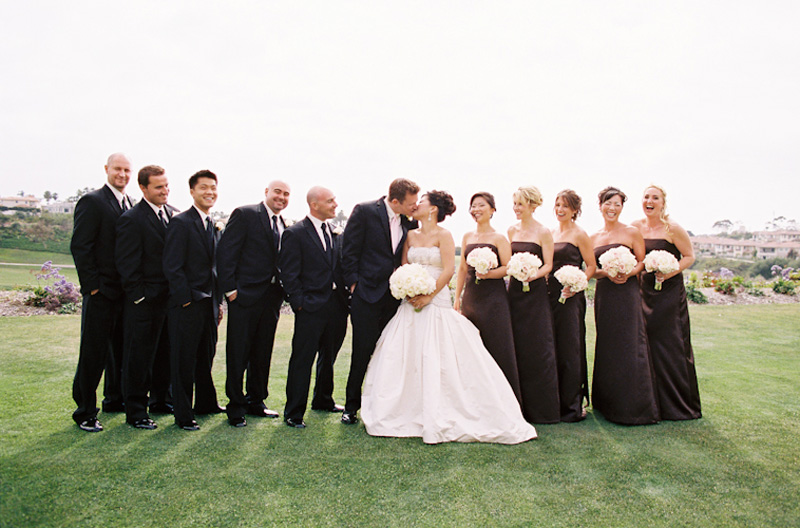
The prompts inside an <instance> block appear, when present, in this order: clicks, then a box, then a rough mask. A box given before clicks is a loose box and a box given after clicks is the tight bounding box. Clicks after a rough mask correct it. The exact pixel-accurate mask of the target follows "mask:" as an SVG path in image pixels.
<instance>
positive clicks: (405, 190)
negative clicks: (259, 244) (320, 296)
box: [342, 178, 419, 425]
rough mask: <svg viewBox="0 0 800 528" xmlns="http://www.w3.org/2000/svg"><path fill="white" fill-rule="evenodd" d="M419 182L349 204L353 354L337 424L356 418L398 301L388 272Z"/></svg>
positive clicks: (401, 182)
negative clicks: (369, 372) (377, 349)
mask: <svg viewBox="0 0 800 528" xmlns="http://www.w3.org/2000/svg"><path fill="white" fill-rule="evenodd" d="M417 193H419V186H418V185H417V184H416V183H414V182H412V181H409V180H406V179H403V178H398V179H396V180H394V181H393V182H392V183H391V184H390V185H389V195H388V196H383V197H381V198H380V199H378V200H377V201H374V202H364V203H360V204H358V205H356V206H355V208H353V212H352V214H351V215H350V218H349V219H348V220H347V225H346V226H345V229H344V247H343V256H342V268H343V270H344V280H345V284H348V285H350V291H351V292H352V294H353V299H352V305H351V309H350V317H351V321H352V325H353V353H352V358H351V362H350V374H349V376H348V377H347V390H346V395H347V401H346V402H345V408H344V413H343V414H342V423H344V424H348V425H352V424H355V423H358V418H357V417H356V413H357V412H358V410H359V409H360V408H361V385H362V384H363V383H364V375H365V374H366V372H367V365H368V364H369V359H370V357H371V356H372V352H373V351H374V350H375V344H376V343H377V342H378V338H379V337H380V335H381V332H382V331H383V328H384V327H385V326H386V323H388V322H389V319H391V318H392V316H393V315H394V314H395V312H396V311H397V307H398V305H399V304H400V302H399V301H398V300H396V299H395V298H394V297H392V294H391V293H390V291H389V276H391V274H392V272H394V270H395V269H397V268H398V267H399V266H400V260H401V257H402V253H403V243H404V242H405V239H406V234H407V233H408V230H409V229H413V228H415V227H416V222H412V221H410V220H409V219H408V216H410V215H411V214H412V213H413V212H414V211H416V209H417Z"/></svg>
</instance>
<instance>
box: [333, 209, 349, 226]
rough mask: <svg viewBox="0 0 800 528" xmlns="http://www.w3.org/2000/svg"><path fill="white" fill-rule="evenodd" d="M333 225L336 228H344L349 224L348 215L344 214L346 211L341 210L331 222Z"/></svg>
mask: <svg viewBox="0 0 800 528" xmlns="http://www.w3.org/2000/svg"><path fill="white" fill-rule="evenodd" d="M331 223H332V224H333V225H335V226H338V227H342V228H343V227H344V226H345V224H347V215H346V214H344V211H342V210H341V209H340V210H339V212H338V213H337V214H336V216H335V217H334V218H333V220H331Z"/></svg>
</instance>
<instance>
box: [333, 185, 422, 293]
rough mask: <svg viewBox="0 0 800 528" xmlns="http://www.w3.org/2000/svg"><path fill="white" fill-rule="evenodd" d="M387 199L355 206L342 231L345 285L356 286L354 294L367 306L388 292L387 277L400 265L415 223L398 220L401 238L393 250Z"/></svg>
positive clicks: (403, 218) (405, 219) (403, 217)
mask: <svg viewBox="0 0 800 528" xmlns="http://www.w3.org/2000/svg"><path fill="white" fill-rule="evenodd" d="M385 200H386V197H385V196H384V197H381V198H380V199H379V200H377V201H374V202H364V203H360V204H358V205H356V206H355V207H354V208H353V212H352V213H351V214H350V218H348V220H347V225H346V226H345V229H344V244H343V251H342V267H343V269H344V280H345V283H346V284H347V285H348V288H349V285H352V284H353V283H358V285H357V286H356V289H355V291H354V292H353V295H358V296H359V297H361V298H362V299H363V300H365V301H366V302H369V303H375V302H378V301H379V300H380V299H381V297H383V296H384V295H385V294H386V292H387V291H388V290H389V277H390V276H391V274H392V272H393V271H394V270H395V269H397V268H398V267H399V266H400V261H401V259H402V256H403V243H404V242H405V240H406V235H407V234H408V230H409V229H410V228H415V227H416V222H409V220H408V219H407V218H406V217H405V216H402V217H401V221H400V225H401V227H402V229H403V236H402V238H401V239H400V243H399V244H398V245H397V251H394V252H393V251H392V234H391V232H390V231H389V215H388V213H387V210H386V201H385Z"/></svg>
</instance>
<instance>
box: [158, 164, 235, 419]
mask: <svg viewBox="0 0 800 528" xmlns="http://www.w3.org/2000/svg"><path fill="white" fill-rule="evenodd" d="M189 192H190V193H191V195H192V200H193V201H194V203H193V204H192V206H191V207H189V209H187V210H186V211H184V212H182V213H180V214H177V215H175V216H174V217H172V220H171V221H170V222H169V226H168V227H167V238H166V241H165V242H164V275H165V276H166V277H167V282H168V283H169V294H170V298H169V306H170V307H169V313H168V316H167V319H168V323H167V324H168V326H169V339H170V356H171V358H172V362H171V369H172V399H173V407H174V414H175V424H176V425H177V426H178V427H180V428H181V429H183V430H186V431H197V430H198V429H200V427H199V426H198V425H197V422H196V421H195V419H194V413H197V414H211V413H219V412H223V411H224V409H222V408H221V407H220V406H219V404H217V391H216V389H215V388H214V381H213V380H212V379H211V366H212V362H213V359H214V353H215V351H216V346H217V325H218V324H219V320H220V302H221V300H222V299H221V296H220V295H219V289H218V288H217V266H216V259H215V257H214V255H215V251H216V246H217V242H218V237H219V234H218V232H217V229H216V226H215V225H214V221H213V220H212V219H211V217H210V216H209V211H210V209H211V207H212V206H213V205H214V204H215V203H216V201H217V176H216V175H215V174H214V173H213V172H211V171H208V170H202V171H199V172H197V173H195V174H193V175H192V177H191V178H189ZM195 389H196V390H195ZM193 390H194V395H195V398H194V402H195V403H194V410H192V392H193Z"/></svg>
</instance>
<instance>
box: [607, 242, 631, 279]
mask: <svg viewBox="0 0 800 528" xmlns="http://www.w3.org/2000/svg"><path fill="white" fill-rule="evenodd" d="M597 262H599V263H600V267H601V269H602V270H603V271H605V272H606V273H608V276H609V277H616V276H617V275H619V274H623V275H627V274H628V273H630V272H631V271H633V268H635V267H636V257H634V256H633V253H631V250H630V249H628V248H627V247H625V246H617V247H615V248H611V249H609V250H608V251H606V252H605V253H603V254H602V255H600V258H599V259H597Z"/></svg>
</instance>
